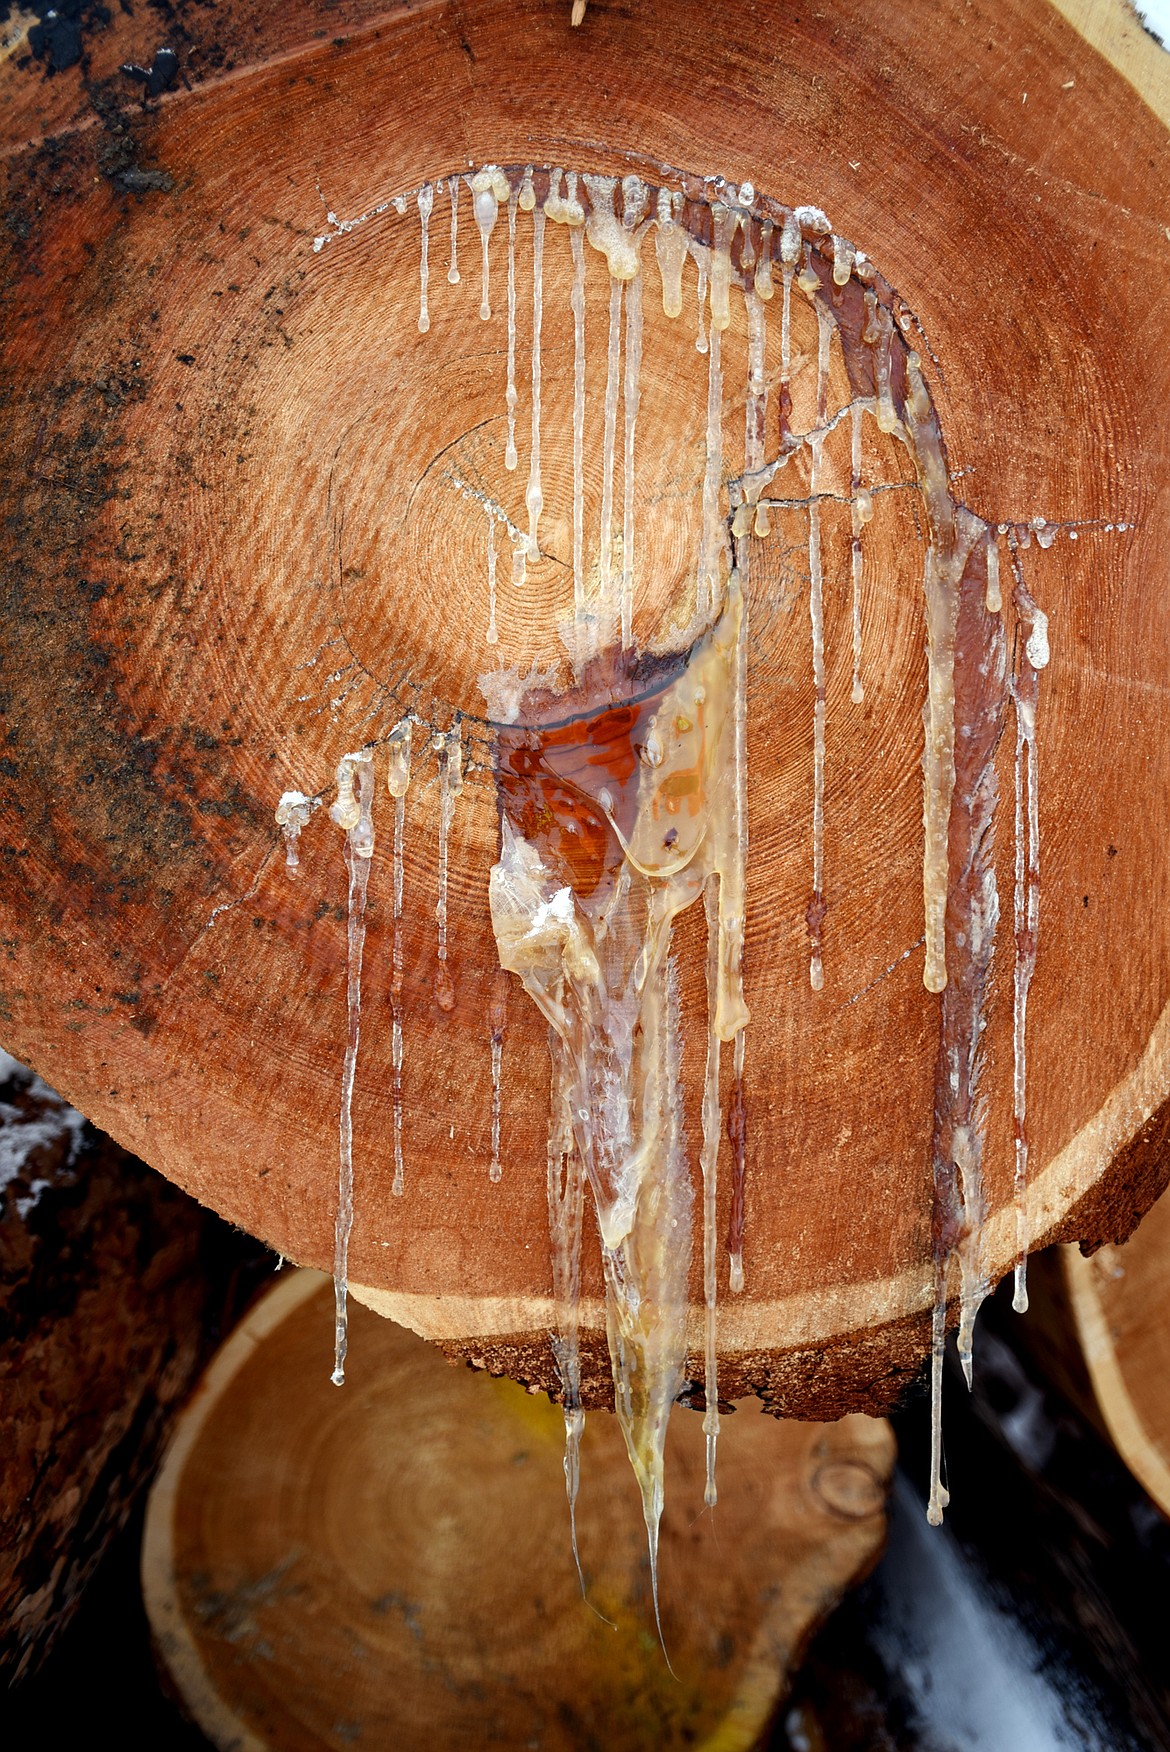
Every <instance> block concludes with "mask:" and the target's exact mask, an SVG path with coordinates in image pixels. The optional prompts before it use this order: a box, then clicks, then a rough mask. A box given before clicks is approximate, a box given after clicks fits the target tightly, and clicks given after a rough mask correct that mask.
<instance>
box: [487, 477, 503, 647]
mask: <svg viewBox="0 0 1170 1752" xmlns="http://www.w3.org/2000/svg"><path fill="white" fill-rule="evenodd" d="M487 520H488V554H487V573H488V624H487V632H486V633H485V635H484V637H485V638H486V640H487V642H488V644H489V645H497V644H498V643H499V640H500V632H499V628H498V627H497V626H496V519H495V514H494V513H493V511H492V509H491V507H490V506H489V507H488V514H487Z"/></svg>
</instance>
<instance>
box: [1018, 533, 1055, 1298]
mask: <svg viewBox="0 0 1170 1752" xmlns="http://www.w3.org/2000/svg"><path fill="white" fill-rule="evenodd" d="M1012 557H1013V560H1014V562H1015V599H1016V612H1017V613H1018V615H1019V617H1020V620H1021V622H1022V623H1023V626H1024V649H1023V651H1022V652H1021V654H1020V657H1019V660H1018V662H1017V665H1016V673H1015V676H1014V678H1013V681H1012V701H1013V703H1014V706H1015V718H1016V758H1015V906H1014V915H1015V916H1014V921H1013V922H1014V926H1015V969H1014V974H1013V980H1012V988H1013V989H1012V999H1013V1001H1012V1090H1013V1097H1014V1100H1013V1105H1014V1110H1015V1111H1014V1120H1015V1127H1014V1129H1015V1147H1016V1163H1015V1206H1016V1264H1015V1273H1014V1278H1015V1282H1014V1294H1013V1297H1012V1306H1013V1308H1014V1309H1015V1311H1016V1313H1017V1314H1023V1313H1024V1312H1025V1311H1026V1310H1027V1306H1028V1278H1027V1271H1028V1208H1027V1199H1028V1055H1027V1027H1028V993H1029V991H1030V990H1031V985H1032V975H1033V973H1034V972H1035V969H1036V945H1037V941H1038V938H1039V932H1040V791H1039V784H1038V779H1037V773H1036V709H1037V705H1038V703H1039V694H1040V673H1039V672H1040V670H1041V669H1043V668H1045V667H1046V665H1047V663H1048V619H1047V616H1046V615H1045V614H1044V613H1043V612H1042V611H1041V610H1040V609H1039V608H1037V606H1036V604H1035V602H1033V600H1032V598H1031V596H1030V595H1029V593H1028V590H1027V588H1026V586H1025V584H1024V578H1023V572H1022V570H1021V568H1020V563H1019V559H1018V556H1016V555H1015V554H1013V556H1012Z"/></svg>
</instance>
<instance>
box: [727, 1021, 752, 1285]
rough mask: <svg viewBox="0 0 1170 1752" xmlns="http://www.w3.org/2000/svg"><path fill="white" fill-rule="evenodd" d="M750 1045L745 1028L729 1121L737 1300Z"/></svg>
mask: <svg viewBox="0 0 1170 1752" xmlns="http://www.w3.org/2000/svg"><path fill="white" fill-rule="evenodd" d="M746 1045H747V1030H746V1029H745V1028H741V1029H740V1031H739V1033H738V1034H737V1035H736V1037H735V1049H734V1053H733V1057H732V1072H733V1077H734V1090H733V1094H732V1110H731V1113H730V1115H729V1116H728V1117H729V1120H730V1121H731V1123H732V1126H733V1137H732V1146H733V1152H734V1153H733V1160H732V1183H731V1214H730V1216H729V1218H728V1223H727V1253H728V1280H727V1281H728V1285H729V1287H730V1289H731V1293H732V1295H733V1296H742V1294H743V1290H744V1281H745V1280H744V1272H743V1227H744V1215H745V1211H744V1202H745V1201H744V1151H745V1146H746V1136H745V1126H746V1116H745V1109H744V1099H743V1063H744V1056H745V1047H746Z"/></svg>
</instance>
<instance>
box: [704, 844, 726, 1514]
mask: <svg viewBox="0 0 1170 1752" xmlns="http://www.w3.org/2000/svg"><path fill="white" fill-rule="evenodd" d="M718 884H719V878H718V876H716V875H711V876H708V878H707V882H706V885H705V887H704V890H703V904H704V907H705V909H706V914H707V1070H706V1076H705V1079H704V1083H703V1147H702V1150H701V1152H700V1156H699V1165H700V1168H701V1169H702V1175H703V1300H704V1303H705V1307H706V1321H705V1339H706V1344H705V1356H704V1363H703V1388H704V1396H705V1398H706V1402H707V1409H706V1412H705V1414H704V1417H703V1433H704V1435H705V1436H706V1438H707V1484H706V1489H705V1491H704V1494H703V1500H704V1502H705V1503H706V1504H707V1507H708V1508H714V1506H715V1502H716V1498H717V1494H718V1493H717V1491H716V1489H715V1456H716V1448H717V1446H718V1442H719V1353H718V1349H717V1345H716V1303H717V1298H718V1280H717V1277H716V1266H715V1248H716V1240H715V1207H716V1195H717V1191H718V1168H719V1138H720V1134H721V1132H722V1130H723V1114H722V1111H721V1108H720V1105H719V1056H720V1040H719V1035H718V1032H717V1031H716V1027H715V1013H716V1009H717V1007H718V1002H719V899H718Z"/></svg>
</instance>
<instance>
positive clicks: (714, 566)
mask: <svg viewBox="0 0 1170 1752" xmlns="http://www.w3.org/2000/svg"><path fill="white" fill-rule="evenodd" d="M722 338H723V337H722V334H721V332H720V330H719V329H718V328H717V327H716V326H715V324H714V323H712V325H711V334H710V345H709V348H708V353H707V431H706V440H705V442H706V452H707V456H706V466H705V468H704V470H703V530H702V538H701V539H702V549H701V551H700V555H699V579H698V590H697V598H696V599H697V602H698V609H699V615H700V617H701V619H703V620H707V619H709V618H710V617H711V616H712V615H714V614H715V613H716V612H717V610H718V606H719V556H720V554H721V553H722V551H723V534H724V524H723V515H722V511H721V509H720V504H719V488H720V485H721V483H722V480H723V366H722Z"/></svg>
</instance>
